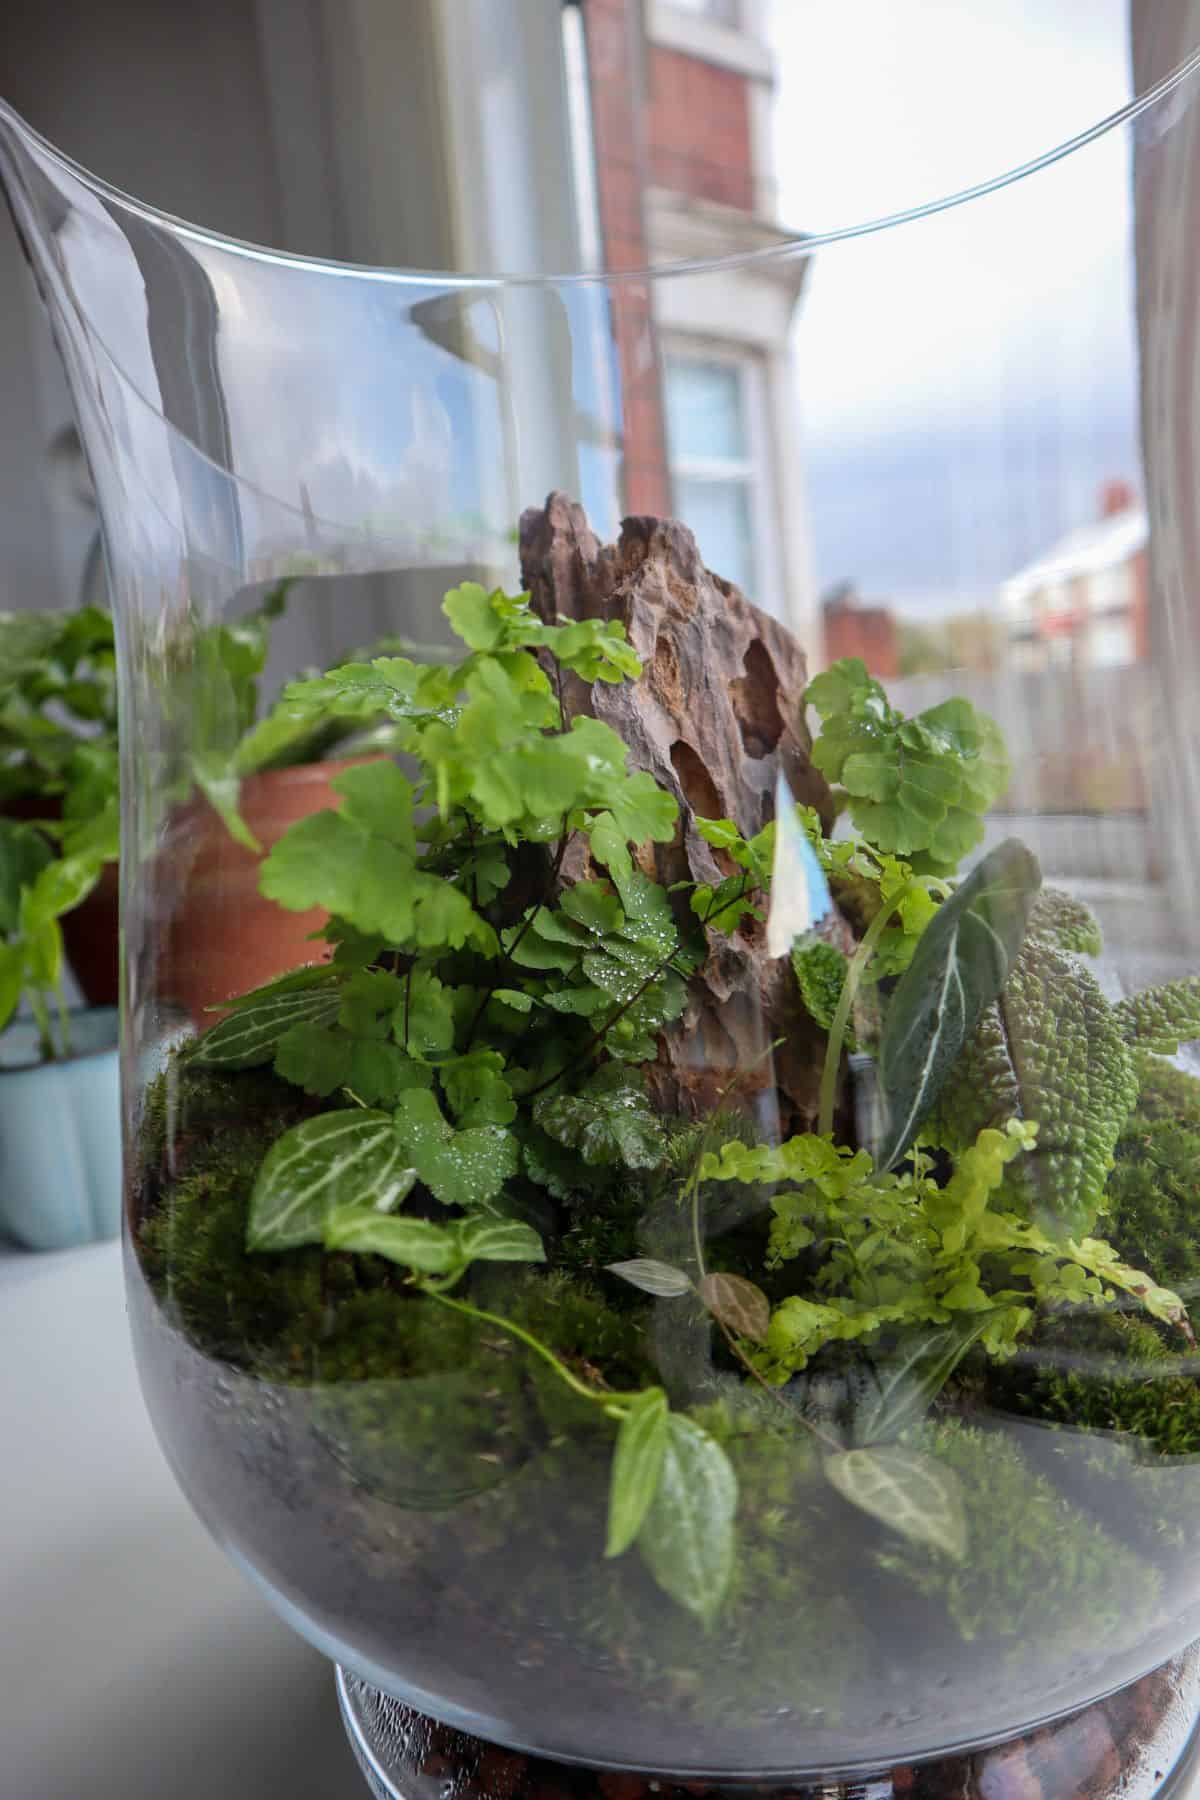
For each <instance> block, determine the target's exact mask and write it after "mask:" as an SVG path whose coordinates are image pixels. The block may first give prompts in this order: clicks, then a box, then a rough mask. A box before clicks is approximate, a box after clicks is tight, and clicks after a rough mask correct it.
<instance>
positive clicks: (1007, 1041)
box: [936, 902, 1200, 1236]
mask: <svg viewBox="0 0 1200 1800" xmlns="http://www.w3.org/2000/svg"><path fill="white" fill-rule="evenodd" d="M1082 910H1083V909H1082V908H1081V907H1080V905H1079V903H1078V902H1073V903H1072V905H1071V907H1070V909H1067V908H1065V907H1064V906H1063V905H1062V904H1061V903H1060V904H1058V906H1057V910H1052V909H1051V907H1050V906H1046V907H1043V908H1042V909H1041V910H1038V911H1035V914H1034V916H1033V919H1032V922H1031V927H1030V930H1029V932H1028V933H1027V935H1026V938H1025V941H1024V943H1023V945H1022V948H1021V951H1020V954H1019V956H1018V957H1017V960H1016V963H1015V965H1014V967H1013V970H1012V974H1011V976H1010V978H1009V981H1008V983H1007V986H1006V988H1005V992H1004V995H1003V998H1002V999H1001V1001H1000V1002H999V1003H998V1004H995V1005H993V1006H990V1007H989V1008H988V1009H987V1011H986V1013H985V1014H984V1016H983V1018H982V1019H981V1020H980V1022H979V1024H978V1026H977V1028H976V1030H975V1032H974V1034H973V1035H972V1037H971V1038H970V1040H969V1041H968V1042H967V1044H966V1045H965V1047H964V1049H963V1052H962V1054H961V1056H960V1057H959V1058H958V1060H957V1062H956V1064H955V1067H954V1069H953V1072H952V1073H951V1074H950V1076H949V1078H948V1080H947V1081H946V1083H945V1085H944V1087H943V1088H942V1091H941V1096H940V1100H939V1110H938V1120H937V1128H936V1134H937V1136H938V1137H939V1140H940V1141H941V1142H942V1143H944V1144H945V1145H947V1147H949V1148H951V1149H953V1148H955V1147H957V1146H959V1145H962V1144H964V1143H967V1142H969V1141H970V1140H971V1139H972V1137H973V1136H974V1135H975V1134H977V1133H978V1132H979V1131H981V1130H982V1129H983V1128H984V1127H985V1126H989V1125H996V1124H999V1123H1001V1122H1002V1121H1004V1120H1007V1119H1035V1120H1037V1121H1038V1123H1039V1126H1040V1130H1039V1135H1038V1142H1037V1148H1036V1150H1035V1152H1034V1153H1033V1154H1032V1155H1031V1156H1030V1157H1028V1158H1027V1159H1025V1161H1024V1162H1023V1163H1022V1164H1021V1165H1020V1167H1018V1168H1016V1169H1014V1170H1013V1171H1012V1173H1011V1175H1010V1176H1009V1177H1007V1178H1006V1181H1007V1186H1008V1189H1009V1197H1010V1200H1011V1201H1012V1202H1013V1203H1015V1204H1016V1205H1017V1206H1018V1207H1019V1208H1020V1210H1022V1211H1023V1212H1024V1213H1026V1214H1027V1215H1028V1216H1030V1217H1031V1218H1034V1219H1036V1220H1037V1221H1038V1222H1039V1223H1040V1224H1042V1225H1043V1226H1045V1227H1046V1228H1047V1229H1048V1230H1050V1231H1051V1232H1053V1233H1055V1234H1056V1235H1057V1234H1060V1233H1069V1234H1072V1235H1076V1236H1080V1235H1084V1234H1086V1233H1087V1232H1089V1231H1091V1229H1092V1228H1093V1226H1094V1224H1095V1222H1096V1219H1097V1216H1098V1215H1099V1214H1100V1212H1101V1211H1102V1209H1103V1207H1104V1205H1105V1188H1106V1183H1107V1181H1108V1178H1109V1175H1110V1172H1111V1170H1112V1167H1113V1159H1114V1152H1115V1149H1116V1145H1117V1142H1118V1140H1119V1138H1120V1135H1121V1132H1122V1130H1123V1129H1124V1126H1125V1124H1126V1122H1127V1120H1128V1119H1129V1116H1130V1113H1131V1111H1132V1109H1133V1106H1134V1103H1135V1101H1136V1099H1137V1094H1138V1067H1137V1053H1138V1051H1144V1050H1151V1051H1163V1052H1166V1053H1171V1052H1173V1051H1175V1050H1176V1049H1177V1048H1178V1045H1179V1043H1180V1042H1181V1041H1184V1040H1187V1039H1190V1038H1195V1037H1200V980H1197V979H1195V978H1190V979H1186V980H1183V981H1178V982H1172V983H1169V984H1168V985H1166V986H1163V987H1156V988H1150V989H1148V990H1147V991H1146V992H1144V993H1141V994H1136V995H1133V996H1131V997H1129V998H1127V999H1124V1000H1122V1001H1120V1002H1118V1003H1117V1004H1116V1005H1113V1004H1111V1003H1110V1002H1109V1001H1108V1000H1106V999H1105V997H1104V995H1103V993H1102V992H1101V990H1100V987H1099V984H1098V983H1097V981H1096V979H1095V977H1094V976H1093V975H1092V974H1091V972H1090V970H1088V969H1087V968H1086V967H1085V965H1084V964H1083V963H1082V962H1081V961H1080V960H1079V957H1078V956H1077V955H1076V954H1074V952H1075V950H1076V949H1077V948H1078V947H1079V946H1080V944H1081V943H1082V944H1085V945H1088V946H1094V947H1095V948H1096V949H1098V948H1099V929H1098V927H1097V926H1096V924H1095V921H1094V920H1092V921H1091V924H1090V927H1088V926H1086V925H1085V924H1084V922H1083V921H1082V919H1081V913H1082Z"/></svg>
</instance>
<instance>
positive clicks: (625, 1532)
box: [604, 1388, 670, 1556]
mask: <svg viewBox="0 0 1200 1800" xmlns="http://www.w3.org/2000/svg"><path fill="white" fill-rule="evenodd" d="M669 1416H670V1409H669V1407H668V1405H667V1396H666V1394H665V1393H664V1392H663V1390H662V1388H647V1389H646V1391H645V1393H643V1394H639V1395H638V1396H637V1398H636V1399H635V1400H632V1401H631V1402H630V1404H629V1408H628V1410H627V1412H626V1413H625V1416H624V1418H623V1419H622V1420H621V1425H620V1429H619V1431H618V1432H617V1443H616V1448H615V1449H614V1451H613V1461H612V1474H611V1476H610V1478H609V1488H608V1541H607V1544H606V1546H605V1551H604V1554H605V1556H621V1555H623V1553H624V1552H625V1551H626V1550H628V1548H629V1546H630V1544H632V1543H633V1541H634V1539H635V1538H636V1537H637V1534H638V1532H639V1531H640V1530H641V1529H642V1523H643V1521H644V1519H645V1517H646V1513H647V1511H648V1510H649V1507H650V1502H651V1501H652V1500H653V1498H654V1495H655V1491H656V1490H657V1488H658V1483H659V1477H660V1476H661V1474H662V1466H663V1457H664V1455H665V1453H666V1448H667V1436H668V1430H667V1420H668V1418H669Z"/></svg>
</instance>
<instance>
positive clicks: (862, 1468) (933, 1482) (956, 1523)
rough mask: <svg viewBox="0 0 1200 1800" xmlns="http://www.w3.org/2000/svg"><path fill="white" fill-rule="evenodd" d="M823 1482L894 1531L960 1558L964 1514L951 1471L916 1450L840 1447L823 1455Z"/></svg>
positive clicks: (964, 1551) (964, 1539) (964, 1543)
mask: <svg viewBox="0 0 1200 1800" xmlns="http://www.w3.org/2000/svg"><path fill="white" fill-rule="evenodd" d="M825 1474H826V1477H827V1478H828V1480H829V1481H830V1482H831V1483H832V1484H833V1486H834V1487H835V1488H836V1489H837V1491H838V1493H839V1494H841V1496H842V1498H843V1499H844V1500H849V1502H850V1504H851V1505H852V1506H857V1507H858V1508H860V1510H861V1511H862V1512H865V1513H870V1515H871V1517H872V1518H874V1519H880V1520H882V1522H883V1524H885V1525H887V1526H889V1527H890V1528H891V1529H892V1530H893V1531H898V1532H900V1533H901V1534H902V1536H904V1537H907V1538H911V1539H912V1541H913V1542H914V1543H917V1544H927V1545H929V1547H930V1548H931V1549H934V1550H940V1551H941V1552H942V1553H943V1555H945V1556H949V1557H952V1558H953V1559H954V1561H955V1562H961V1561H962V1560H963V1558H964V1557H965V1556H966V1554H967V1515H966V1510H965V1508H964V1505H963V1497H962V1487H961V1484H960V1483H959V1480H958V1477H957V1475H956V1474H955V1473H954V1471H953V1469H951V1468H948V1467H947V1465H946V1464H945V1463H940V1462H937V1461H935V1459H934V1458H933V1457H931V1456H922V1455H920V1454H919V1453H918V1452H917V1451H915V1450H898V1449H896V1448H894V1447H893V1446H884V1447H881V1448H879V1449H876V1450H843V1451H841V1452H840V1453H839V1454H838V1455H836V1456H829V1457H827V1458H826V1459H825Z"/></svg>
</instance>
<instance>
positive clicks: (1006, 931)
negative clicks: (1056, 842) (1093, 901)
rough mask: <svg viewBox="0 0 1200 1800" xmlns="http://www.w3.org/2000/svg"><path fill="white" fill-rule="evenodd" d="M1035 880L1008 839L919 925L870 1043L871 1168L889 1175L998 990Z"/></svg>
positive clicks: (1035, 872) (1034, 867) (1020, 848)
mask: <svg viewBox="0 0 1200 1800" xmlns="http://www.w3.org/2000/svg"><path fill="white" fill-rule="evenodd" d="M1041 882H1042V874H1041V870H1040V869H1039V867H1038V862H1037V858H1036V857H1035V856H1033V855H1032V854H1031V853H1030V852H1029V851H1028V850H1026V848H1025V846H1024V845H1023V844H1019V843H1018V842H1017V840H1016V839H1015V838H1008V839H1006V840H1005V842H1004V843H1002V844H999V845H997V847H996V849H994V850H992V851H991V852H989V854H988V855H987V856H985V857H984V859H983V861H982V862H981V863H980V864H979V866H978V868H976V869H974V870H973V871H972V873H971V874H970V875H969V876H968V877H967V879H966V881H964V882H963V884H962V886H961V887H959V888H957V889H956V890H955V892H954V893H953V894H952V895H951V896H950V898H949V899H948V900H947V901H945V902H944V903H943V905H941V906H939V908H938V910H937V912H936V913H935V914H934V916H933V918H932V919H931V920H930V922H929V924H928V925H927V926H926V927H925V930H924V932H923V933H922V936H921V940H920V942H919V943H918V945H917V948H916V950H915V951H914V952H913V959H912V961H911V963H910V964H909V965H908V968H907V969H906V970H905V972H904V974H903V975H902V976H901V978H900V981H899V983H898V984H897V987H896V991H895V993H894V994H893V995H892V998H891V1003H890V1005H889V1007H888V1014H887V1021H886V1023H885V1025H884V1028H883V1036H882V1038H881V1040H880V1045H879V1103H880V1107H881V1111H882V1117H883V1130H882V1136H881V1141H880V1143H879V1144H878V1145H877V1146H876V1150H875V1165H876V1167H877V1168H879V1169H890V1168H891V1166H892V1164H893V1163H895V1162H897V1161H898V1160H899V1158H900V1157H901V1156H903V1154H904V1152H905V1151H906V1150H907V1149H908V1147H909V1145H910V1144H911V1143H912V1141H913V1139H914V1137H915V1136H916V1134H917V1130H918V1128H919V1126H920V1124H921V1121H922V1120H923V1119H924V1117H925V1115H926V1113H928V1111H929V1109H930V1107H931V1106H932V1105H933V1103H934V1101H935V1100H936V1099H937V1096H938V1092H939V1090H940V1088H941V1086H942V1083H943V1082H944V1081H945V1079H946V1076H947V1075H948V1073H949V1071H950V1068H951V1065H952V1064H953V1062H954V1060H955V1058H956V1057H957V1056H958V1054H959V1052H960V1050H961V1049H962V1047H963V1045H964V1044H965V1043H966V1041H967V1039H968V1038H969V1037H970V1035H971V1033H972V1032H973V1031H974V1029H975V1027H976V1026H977V1025H978V1023H979V1021H980V1019H981V1018H982V1016H983V1013H984V1010H985V1008H987V1007H988V1006H990V1005H991V1003H992V1001H993V1000H994V999H995V998H996V996H997V994H999V993H1000V991H1001V989H1002V988H1003V986H1004V984H1005V982H1006V981H1007V979H1008V973H1009V970H1010V969H1011V968H1012V966H1013V963H1014V962H1015V961H1016V959H1017V953H1018V951H1019V950H1020V948H1021V942H1022V939H1023V938H1024V936H1025V929H1026V926H1027V924H1028V922H1029V915H1030V913H1031V911H1032V910H1033V903H1034V900H1035V899H1036V897H1037V892H1038V889H1039V887H1040V886H1041Z"/></svg>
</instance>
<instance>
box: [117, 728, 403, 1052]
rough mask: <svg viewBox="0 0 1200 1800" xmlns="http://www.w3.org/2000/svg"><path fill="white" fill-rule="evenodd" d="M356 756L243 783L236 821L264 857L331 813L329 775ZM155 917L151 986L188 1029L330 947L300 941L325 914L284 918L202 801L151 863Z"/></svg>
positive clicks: (245, 855)
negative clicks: (294, 828)
mask: <svg viewBox="0 0 1200 1800" xmlns="http://www.w3.org/2000/svg"><path fill="white" fill-rule="evenodd" d="M370 760H372V759H371V758H366V757H346V758H344V759H342V760H340V761H337V762H322V763H307V764H301V765H300V766H298V767H296V768H290V769H272V770H268V771H267V772H266V773H265V774H261V775H251V776H248V777H247V778H246V780H245V781H243V783H242V790H241V812H242V817H243V818H244V819H245V821H246V823H247V825H248V826H249V828H250V830H251V831H252V832H253V833H254V836H255V837H256V838H257V839H258V842H259V843H260V844H261V846H262V850H263V853H264V854H265V853H266V852H267V851H268V850H270V848H271V847H272V845H273V844H276V843H278V841H279V839H280V838H281V837H282V836H283V834H284V832H285V831H286V830H287V829H288V827H289V826H290V825H294V824H296V822H297V821H298V820H299V819H305V818H307V817H308V816H309V814H310V813H315V812H320V811H322V810H323V809H324V808H325V807H329V806H336V805H337V802H338V796H337V794H336V793H335V792H334V790H333V786H332V783H333V781H334V779H335V777H336V776H338V775H340V774H341V773H342V772H343V771H344V770H345V769H349V768H352V767H353V766H354V765H355V763H359V762H364V761H370ZM157 862H158V866H159V874H158V879H157V881H156V883H155V886H156V888H157V898H156V900H152V902H151V904H152V906H154V908H155V911H156V913H157V914H158V917H157V918H156V921H155V924H154V928H153V930H152V932H151V933H150V934H149V935H150V940H151V941H154V942H158V943H159V944H161V946H162V949H161V957H160V961H159V965H158V970H157V973H156V975H155V977H154V987H155V989H156V991H157V992H158V993H159V994H162V995H163V996H166V997H169V998H170V999H171V1000H172V1001H174V1002H175V1003H176V1004H177V1005H178V1006H179V1007H180V1008H181V1009H182V1010H183V1011H184V1012H186V1013H188V1014H190V1015H191V1018H192V1020H193V1021H194V1023H195V1024H196V1026H197V1028H198V1029H201V1030H203V1029H205V1028H207V1027H208V1026H210V1025H212V1024H214V1023H215V1021H216V1018H217V1017H218V1016H219V1015H218V1014H216V1013H213V1012H210V1011H209V1010H208V1009H209V1008H210V1007H219V1006H220V1003H221V1002H222V1001H223V1000H228V999H230V998H231V997H232V996H233V995H235V994H242V993H245V992H246V991H247V989H249V988H253V987H258V986H260V985H261V983H263V982H264V981H271V980H272V979H273V978H274V977H275V976H277V975H282V974H284V973H286V971H287V970H289V969H294V968H296V967H297V965H298V964H301V963H313V962H326V961H328V959H329V956H330V954H331V951H330V947H329V946H328V945H327V944H324V943H322V942H321V941H320V940H316V941H313V942H310V941H309V940H310V938H311V936H312V933H313V932H314V931H319V930H320V929H321V927H322V926H323V925H324V924H325V922H326V919H327V917H328V915H327V914H326V913H324V912H322V911H320V910H319V909H317V910H313V911H310V912H302V913H293V912H286V911H285V910H284V909H283V908H282V907H280V906H277V905H276V904H275V902H274V901H273V900H267V899H264V897H263V896H262V894H260V893H259V890H258V875H259V869H260V866H261V863H262V857H261V856H256V855H255V854H254V853H253V851H250V850H247V849H245V848H244V847H243V846H242V845H241V844H239V843H237V842H236V841H235V840H234V839H233V838H232V837H231V836H230V834H229V832H228V830H227V829H226V827H225V825H224V824H223V822H222V821H221V819H220V817H219V816H218V814H217V813H216V812H215V811H214V810H213V808H212V807H211V806H209V805H208V803H207V802H206V801H199V800H197V801H194V802H192V803H190V804H189V805H187V806H184V807H180V808H179V809H178V811H177V812H176V813H175V815H174V816H173V818H172V820H171V823H170V825H169V826H168V830H167V836H166V842H165V843H164V846H163V849H162V851H161V852H160V854H159V857H158V858H157Z"/></svg>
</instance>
